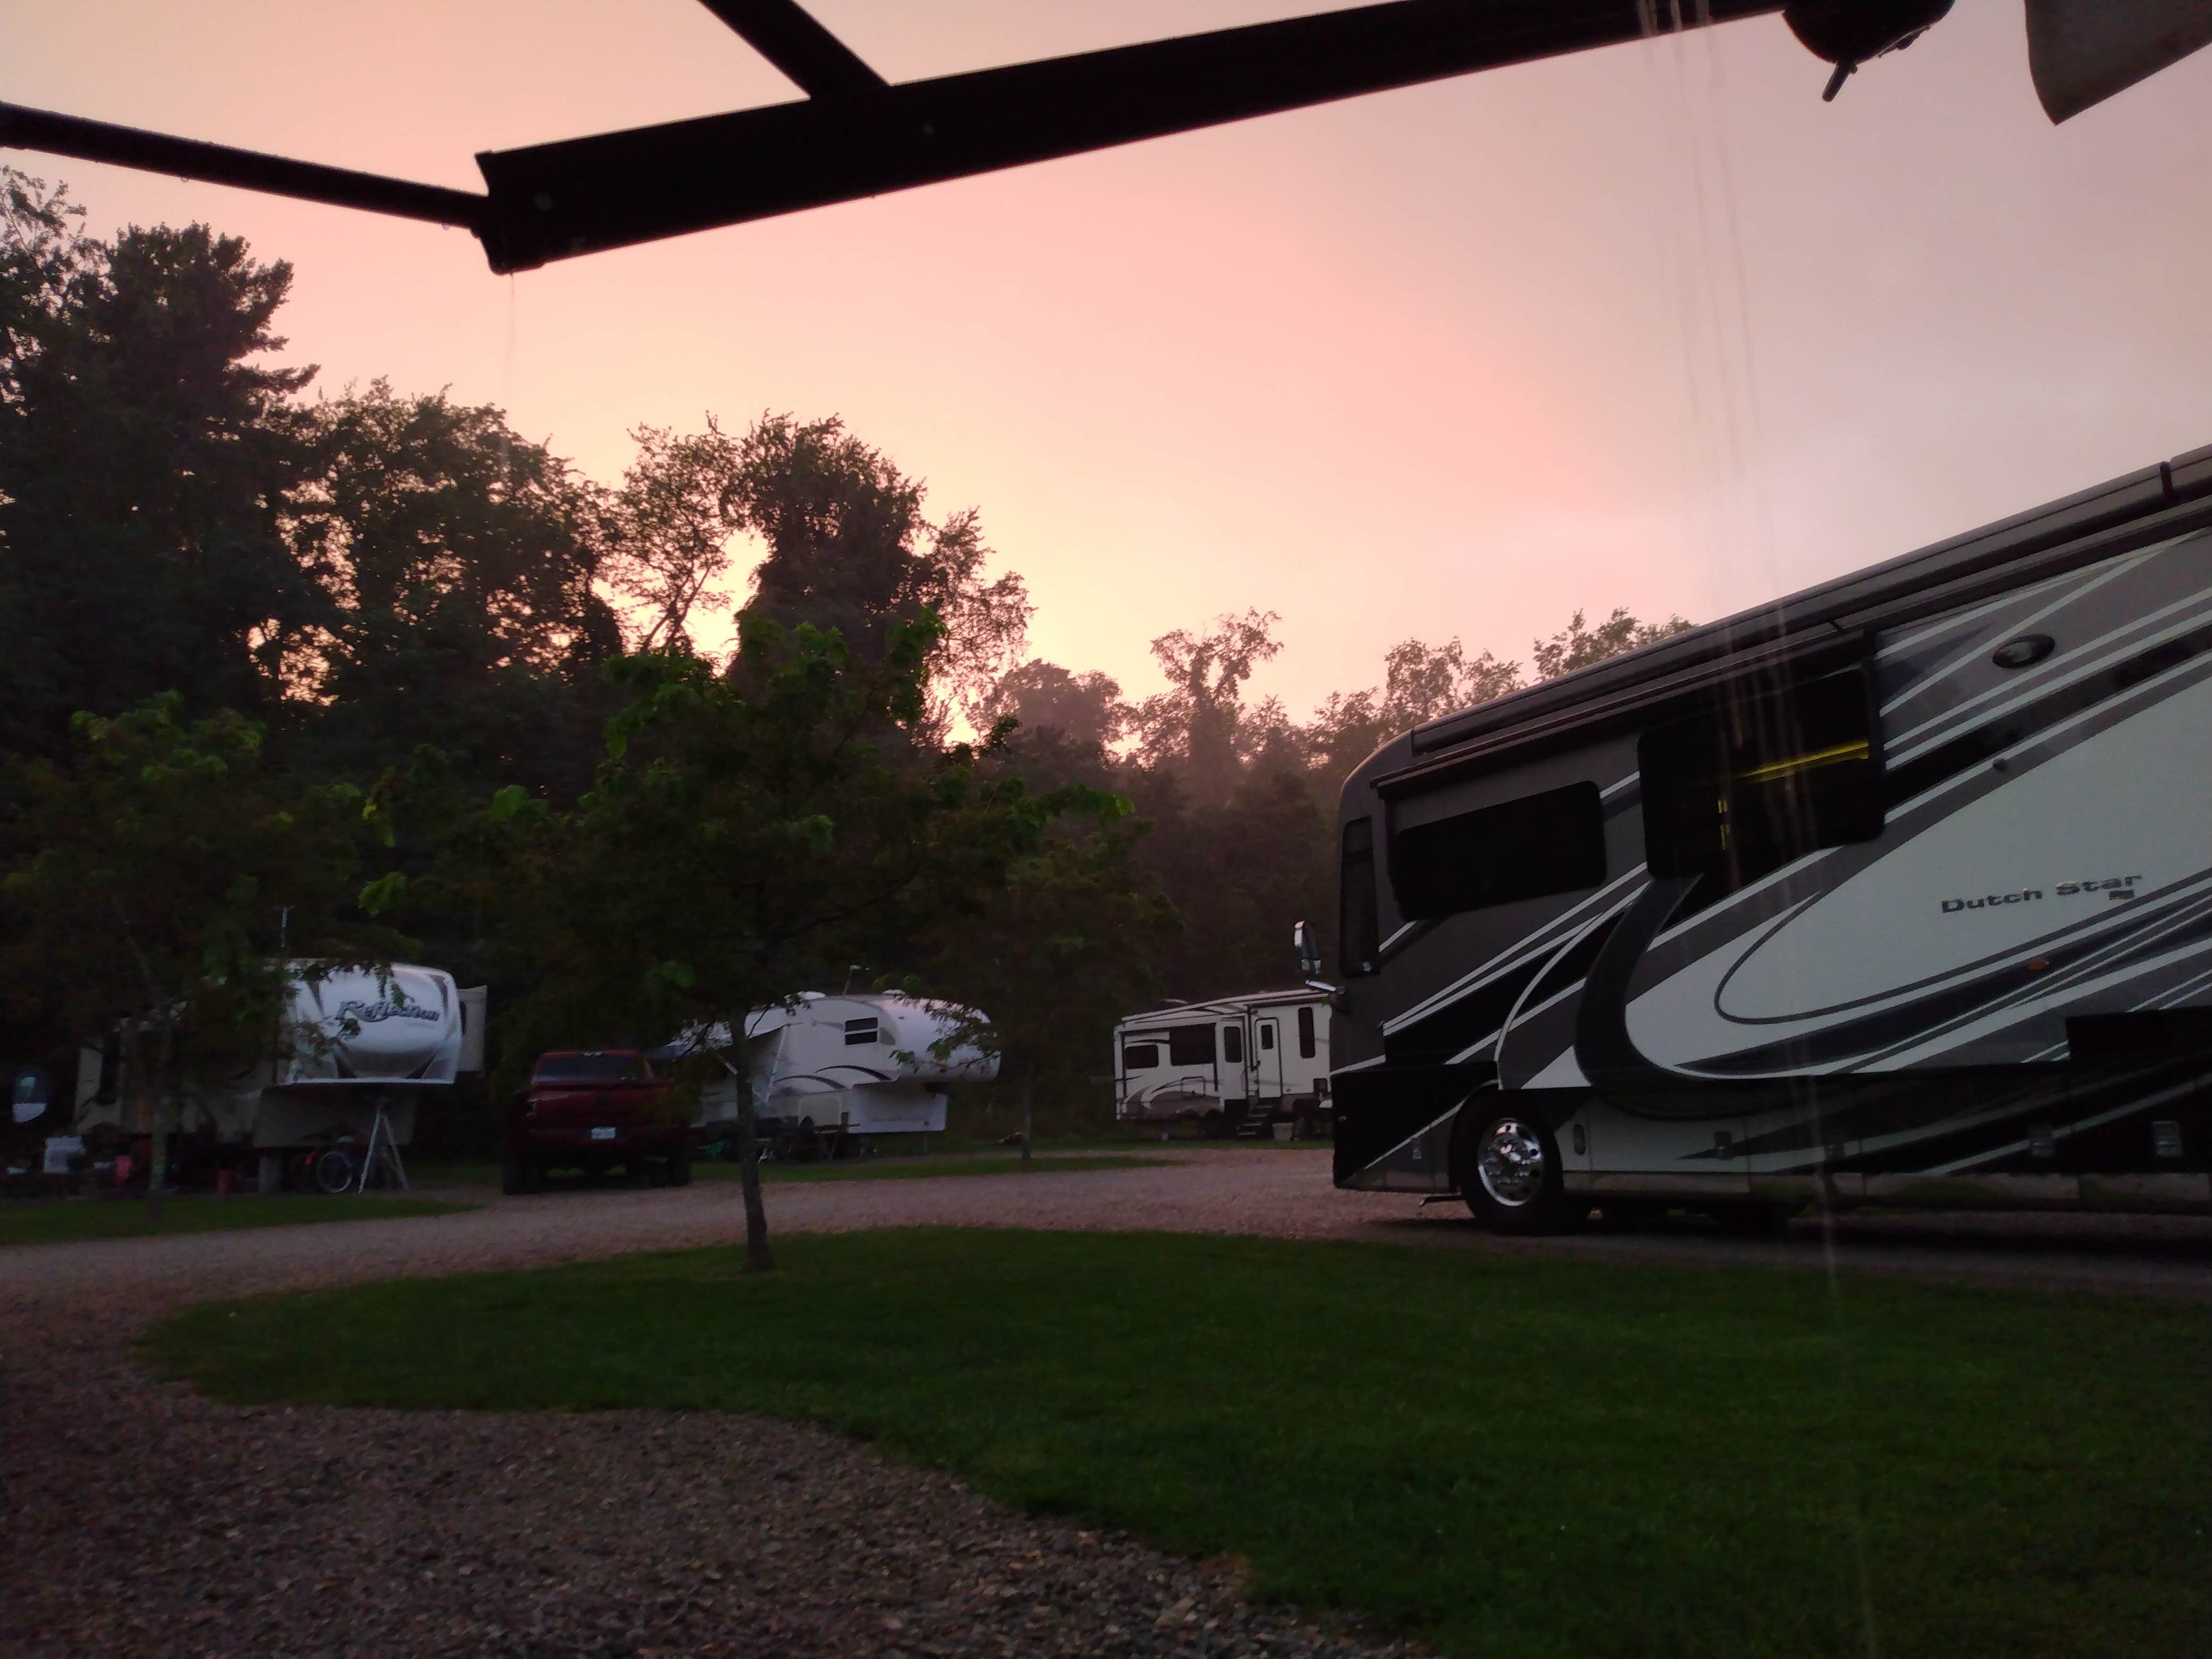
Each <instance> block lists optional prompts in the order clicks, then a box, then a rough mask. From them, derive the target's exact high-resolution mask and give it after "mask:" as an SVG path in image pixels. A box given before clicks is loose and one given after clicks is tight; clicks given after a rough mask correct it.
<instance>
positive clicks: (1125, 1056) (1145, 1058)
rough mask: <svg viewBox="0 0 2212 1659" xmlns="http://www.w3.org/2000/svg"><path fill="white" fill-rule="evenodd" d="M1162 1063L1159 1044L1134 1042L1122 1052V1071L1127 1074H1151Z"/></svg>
mask: <svg viewBox="0 0 2212 1659" xmlns="http://www.w3.org/2000/svg"><path fill="white" fill-rule="evenodd" d="M1159 1063H1160V1045H1159V1044H1158V1043H1157V1042H1132V1043H1129V1044H1127V1046H1125V1047H1124V1048H1122V1050H1121V1069H1122V1070H1123V1071H1125V1072H1149V1071H1151V1070H1152V1067H1153V1066H1157V1065H1158V1064H1159Z"/></svg>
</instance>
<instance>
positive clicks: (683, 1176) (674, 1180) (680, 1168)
mask: <svg viewBox="0 0 2212 1659" xmlns="http://www.w3.org/2000/svg"><path fill="white" fill-rule="evenodd" d="M668 1184H669V1185H670V1186H671V1187H689V1186H690V1184H691V1148H690V1146H688V1145H687V1146H679V1147H678V1148H677V1149H676V1151H675V1152H674V1153H672V1154H671V1156H670V1158H669V1160H668Z"/></svg>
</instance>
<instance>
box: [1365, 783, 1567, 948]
mask: <svg viewBox="0 0 2212 1659" xmlns="http://www.w3.org/2000/svg"><path fill="white" fill-rule="evenodd" d="M1604 879H1605V814H1604V809H1603V808H1602V807H1601V805H1599V802H1598V793H1597V786H1596V785H1595V784H1594V783H1571V784H1569V785H1568V786H1567V787H1565V788H1564V789H1547V790H1546V791H1544V793H1541V794H1540V795H1523V796H1522V798H1521V799H1518V800H1509V801H1504V802H1502V803H1500V804H1499V805H1496V806H1485V807H1482V808H1480V809H1479V810H1477V811H1473V812H1462V813H1460V814H1459V815H1458V816H1456V817H1449V818H1439V819H1438V820H1437V822H1436V823H1419V824H1415V825H1413V827H1412V828H1410V829H1401V830H1400V831H1398V833H1397V835H1396V836H1395V837H1394V838H1393V840H1392V841H1391V843H1390V885H1391V889H1392V890H1393V891H1395V893H1396V894H1397V896H1398V908H1399V909H1400V910H1401V911H1402V912H1403V913H1404V914H1405V915H1406V917H1407V920H1408V921H1419V920H1425V919H1427V918H1430V917H1434V916H1449V915H1455V914H1456V913H1457V912H1459V911H1462V910H1479V909H1481V908H1484V907H1486V906H1488V905H1492V904H1506V903H1510V902H1512V901H1513V900H1515V899H1527V898H1537V897H1541V896H1542V895H1544V894H1546V893H1572V892H1578V891H1580V890H1582V889H1583V888H1586V887H1595V886H1596V885H1597V884H1599V883H1600V882H1601V881H1603V880H1604Z"/></svg>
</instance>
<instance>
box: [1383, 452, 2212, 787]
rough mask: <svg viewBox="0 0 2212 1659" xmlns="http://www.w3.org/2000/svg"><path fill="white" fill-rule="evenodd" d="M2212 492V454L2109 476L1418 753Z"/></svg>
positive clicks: (1632, 660)
mask: <svg viewBox="0 0 2212 1659" xmlns="http://www.w3.org/2000/svg"><path fill="white" fill-rule="evenodd" d="M2201 495H2212V447H2207V448H2204V449H2201V450H2193V451H2191V452H2190V453H2187V454H2185V455H2183V456H2181V457H2179V458H2178V459H2175V460H2173V461H2171V462H2166V463H2162V464H2160V465H2151V466H2146V467H2142V468H2139V469H2138V470H2136V471H2133V472H2129V473H2125V474H2123V475H2122V476H2121V477H2117V478H2110V479H2107V480H2106V481H2105V482H2104V483H2100V484H2094V485H2092V486H2091V487H2090V488H2088V489H2083V490H2078V491H2076V492H2075V494H2073V495H2066V496H2062V497H2060V498H2059V499H2058V500H2057V501H2048V502H2045V504H2044V505H2042V506H2040V507H2032V508H2030V509H2029V510H2028V511H2027V512H2025V513H2015V514H2014V515H2013V516H2011V517H2010V518H2006V519H2000V520H1996V522H1995V523H1993V524H1987V525H1984V526H1979V527H1978V528H1977V529H1973V530H1969V531H1966V532H1964V533H1962V534H1960V535H1957V536H1953V537H1949V538H1946V539H1945V540H1942V541H1940V542H1936V543H1932V544H1929V545H1928V546H1926V547H1923V548H1918V549H1916V550H1913V551H1912V552H1910V553H1906V554H1903V555H1901V556H1899V557H1897V558H1893V559H1889V560H1887V561H1885V562H1882V563H1880V564H1876V565H1870V566H1868V567H1867V568H1863V569H1860V570H1855V571H1852V572H1850V573H1849V574H1845V575H1843V576H1839V577H1837V578H1835V579H1834V580H1831V581H1826V582H1823V583H1820V584H1819V585H1818V586H1813V587H1809V588H1806V589H1804V590H1802V591H1801V592H1796V593H1793V594H1789V595H1785V596H1783V597H1781V598H1779V599H1776V600H1775V601H1773V602H1772V603H1771V604H1768V605H1760V606H1758V607H1756V608H1754V609H1753V610H1749V611H1740V612H1738V613H1737V614H1735V615H1734V616H1730V617H1722V618H1720V619H1719V620H1718V621H1716V622H1711V623H1705V625H1704V626H1703V627H1699V628H1693V629H1690V630H1688V631H1687V632H1686V633H1681V634H1676V635H1673V636H1672V637H1670V638H1668V639H1665V640H1662V641H1658V642H1656V644H1652V645H1648V646H1645V647H1643V648H1642V649H1641V650H1638V651H1632V652H1629V653H1626V655H1623V656H1620V657H1615V658H1613V659H1611V660H1609V661H1607V662H1601V663H1597V664H1594V665H1591V666H1590V667H1588V668H1584V669H1581V670H1579V671H1577V672H1575V673H1572V674H1568V675H1564V676H1562V677H1561V678H1559V679H1556V680H1550V681H1547V682H1546V683H1545V684H1541V685H1536V686H1532V687H1530V688H1529V689H1528V690H1525V691H1516V692H1513V693H1511V694H1510V695H1508V696H1503V697H1500V698H1498V699H1497V700H1496V701H1495V702H1486V703H1483V704H1481V705H1480V706H1479V707H1477V708H1471V709H1468V710H1465V711H1462V713H1459V714H1448V715H1446V716H1444V717H1443V719H1442V720H1432V721H1431V722H1430V723H1429V724H1428V725H1426V726H1416V727H1414V729H1413V733H1412V736H1411V744H1412V748H1413V753H1414V754H1415V755H1417V756H1429V755H1436V754H1438V753H1439V752H1440V751H1442V750H1451V749H1457V748H1459V747H1460V746H1461V745H1462V744H1468V743H1469V742H1472V741H1473V740H1474V739H1475V738H1480V737H1481V736H1483V735H1485V734H1486V733H1487V732H1492V731H1496V730H1498V729H1500V728H1502V727H1508V726H1510V727H1513V728H1515V729H1516V730H1521V729H1525V728H1526V726H1527V725H1528V722H1529V721H1530V720H1534V719H1538V718H1541V716H1543V715H1544V714H1547V713H1551V712H1553V711H1554V710H1565V709H1566V708H1577V707H1580V706H1582V705H1583V704H1585V703H1586V702H1589V700H1591V699H1592V698H1594V697H1597V696H1603V695H1605V694H1606V693H1607V692H1612V691H1626V690H1629V689H1630V688H1632V687H1634V686H1637V685H1638V684H1643V683H1644V682H1647V681H1652V680H1656V679H1659V678H1662V677H1670V676H1674V675H1679V674H1683V673H1685V672H1686V671H1690V670H1693V669H1695V668H1696V667H1698V666H1699V665H1702V664H1704V663H1706V662H1709V661H1714V660H1718V659H1728V658H1735V659H1740V658H1741V654H1742V653H1744V652H1745V651H1746V650H1747V649H1749V648H1756V647H1760V646H1763V645H1766V644H1768V643H1770V642H1771V641H1779V640H1781V639H1783V638H1784V637H1785V636H1787V635H1790V634H1793V633H1802V632H1807V631H1809V630H1811V629H1815V628H1818V627H1820V625H1822V624H1823V623H1846V622H1848V621H1849V620H1850V619H1852V618H1854V617H1855V616H1856V615H1857V614H1859V613H1863V612H1864V611H1866V610H1867V609H1868V608H1869V606H1871V605H1875V604H1876V603H1878V602H1879V601H1880V600H1881V599H1882V598H1883V597H1885V596H1887V595H1890V594H1893V593H1903V592H1911V591H1912V590H1914V589H1917V588H1919V587H1922V586H1938V585H1941V584H1942V583H1945V582H1947V581H1951V580H1957V579H1960V578H1964V577H1966V576H1970V575H1972V574H1976V573H1978V572H1980V571H1984V570H1987V569H1989V568H1992V567H1996V566H2002V565H2005V564H2008V563H2010V562H2014V561H2016V560H2021V559H2027V558H2031V557H2033V556H2035V555H2036V554H2038V553H2041V552H2045V551H2047V550H2050V549H2051V548H2054V547H2057V546H2061V545H2063V544H2066V543H2069V542H2072V541H2075V540H2077V539H2079V538H2082V537H2085V536H2089V535H2093V534H2095V533H2097V532H2100V531H2106V530H2112V529H2114V528H2117V527H2120V526H2128V525H2131V524H2136V523H2138V522H2140V521H2142V520H2148V519H2150V518H2152V517H2154V516H2155V515H2157V514H2159V513H2162V512H2165V511H2166V510H2167V509H2170V508H2172V507H2176V506H2177V505H2181V504H2185V503H2186V502H2188V501H2192V500H2194V499H2195V498H2197V497H2198V496H2201Z"/></svg>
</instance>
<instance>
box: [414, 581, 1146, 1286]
mask: <svg viewBox="0 0 2212 1659" xmlns="http://www.w3.org/2000/svg"><path fill="white" fill-rule="evenodd" d="M941 633H942V629H941V626H940V625H939V623H937V622H936V620H935V618H934V617H932V616H930V615H928V614H927V613H925V614H924V615H923V616H922V617H921V618H919V619H918V620H916V621H915V622H913V623H907V624H904V625H902V626H901V627H899V628H897V629H893V630H891V631H890V632H889V633H888V634H886V635H882V636H881V638H880V644H881V647H882V654H881V656H880V658H879V659H878V660H876V661H875V662H873V663H868V662H863V661H860V660H858V659H855V657H854V653H852V652H851V651H850V650H849V649H848V647H846V645H845V643H844V641H843V640H842V638H841V637H839V636H838V635H836V634H835V633H829V632H824V631H823V630H821V629H816V628H814V627H812V626H811V625H805V624H802V625H801V626H800V627H799V628H798V629H793V630H786V629H783V628H782V627H781V626H780V625H779V624H777V623H773V622H770V621H769V620H767V619H765V618H763V617H758V616H752V615H748V616H745V617H742V618H741V626H740V631H739V635H738V653H737V657H736V659H735V660H734V662H733V663H732V665H731V667H730V669H729V671H726V672H721V671H716V669H715V668H714V665H712V664H709V663H708V662H706V661H705V660H703V659H700V658H698V657H696V656H693V655H691V654H690V653H684V652H681V651H665V652H644V653H637V654H635V655H632V656H629V657H624V658H622V659H618V660H617V662H616V663H615V664H614V665H612V671H613V673H614V674H615V676H616V678H617V681H618V683H619V684H621V685H622V686H623V688H624V689H625V690H627V691H628V693H629V698H630V701H629V705H628V706H627V707H626V708H624V709H623V711H622V712H621V714H618V715H617V717H616V718H615V720H613V722H612V723H611V726H610V730H609V735H608V741H607V753H606V758H605V761H604V762H603V763H602V764H601V766H600V768H599V774H598V776H597V778H596V779H595V780H594V781H593V784H592V789H591V791H590V793H587V794H586V795H585V796H584V797H583V798H582V799H580V800H579V801H578V802H577V804H576V805H575V808H574V810H573V811H568V812H555V811H550V810H548V809H547V808H546V807H544V805H543V804H542V803H533V802H532V801H531V800H530V799H529V798H528V797H527V796H526V793H525V792H523V791H521V790H520V789H516V790H512V791H503V792H501V796H500V798H499V799H496V800H495V802H494V804H493V806H492V807H491V809H490V811H489V812H488V813H487V814H486V815H484V817H483V818H482V819H480V820H478V821H477V823H476V824H474V825H473V826H472V827H471V831H470V832H469V834H468V835H467V836H465V837H464V838H462V839H461V840H460V841H459V842H457V847H456V851H457V855H458V856H459V858H460V859H461V860H463V861H464V862H465V864H467V865H469V866H473V867H474V868H475V869H476V870H477V871H479V872H494V878H495V879H496V881H497V883H498V884H499V885H500V886H501V888H502V889H503V890H505V892H506V894H507V897H508V901H509V904H508V908H507V922H508V926H509V927H510V929H511V930H512V933H513V939H514V941H515V942H516V943H517V944H519V945H521V946H522V947H523V948H526V949H529V950H532V951H536V952H538V953H539V954H540V955H541V957H542V958H543V960H544V963H545V964H546V965H547V966H548V967H549V969H553V970H554V971H551V972H550V973H549V974H548V975H547V977H546V978H545V980H544V983H543V985H542V986H541V988H540V989H539V991H538V993H537V994H535V995H534V996H533V997H532V999H531V1000H530V1003H531V1005H532V1006H526V1008H525V1009H524V1010H522V1011H521V1013H522V1016H523V1017H522V1019H521V1020H520V1023H519V1024H517V1025H516V1027H515V1029H516V1030H517V1031H519V1032H520V1034H522V1036H524V1037H525V1038H527V1036H528V1035H529V1034H530V1033H531V1032H532V1030H533V1029H542V1028H544V1027H546V1026H549V1025H550V1026H553V1027H556V1028H558V1029H561V1030H564V1031H566V1032H568V1033H569V1034H570V1035H569V1037H568V1040H569V1041H574V1040H576V1036H575V1034H577V1033H580V1032H582V1031H585V1030H591V1029H592V1028H593V1027H596V1028H597V1029H599V1030H601V1031H608V1032H610V1034H611V1035H615V1036H620V1037H622V1038H623V1039H624V1040H626V1041H629V1042H637V1043H645V1042H653V1041H658V1040H659V1038H662V1037H665V1036H670V1035H672V1034H674V1033H678V1032H684V1031H689V1032H693V1033H702V1032H705V1031H708V1030H711V1029H712V1028H714V1026H717V1025H720V1026H721V1027H722V1028H723V1029H724V1030H726V1031H727V1032H728V1033H730V1034H732V1037H731V1040H732V1041H733V1042H741V1041H742V1038H741V1037H740V1036H738V1034H740V1033H742V1032H743V1031H744V1024H745V1017H746V1015H747V1013H748V1012H750V1011H751V1010H752V1009H754V1008H757V1007H762V1006H768V1005H770V1004H775V1003H785V1004H788V1003H791V1002H793V1001H795V1000H797V998H798V997H799V994H801V993H802V992H804V991H805V990H808V989H811V988H815V987H819V986H820V985H822V984H823V983H825V982H827V981H829V980H831V979H833V978H842V975H843V973H844V969H845V966H846V964H848V963H851V962H854V961H856V960H857V961H878V962H880V961H887V960H896V958H897V957H898V956H899V955H900V954H901V953H902V951H908V950H911V949H913V948H915V945H914V942H915V940H917V939H921V937H923V936H925V935H927V933H930V932H931V931H932V930H933V929H935V928H937V927H942V926H944V925H945V924H947V923H948V922H950V921H953V920H955V919H957V917H959V916H960V915H963V914H972V913H974V912H975V911H977V910H978V909H980V908H981V907H982V906H983V905H984V904H985V903H986V902H987V901H988V899H989V898H990V896H992V895H994V894H995V893H997V892H999V891H1000V890H1002V889H1003V888H1004V887H1005V885H1006V880H1007V877H1008V872H1010V871H1011V870H1012V869H1013V868H1014V867H1015V866H1017V865H1018V864H1019V863H1020V861H1021V860H1024V859H1025V858H1029V857H1032V856H1034V855H1036V853H1037V852H1038V851H1039V849H1040V848H1041V847H1042V842H1043V838H1044V835H1045V831H1046V829H1047V826H1048V824H1049V823H1051V822H1052V821H1053V820H1054V818H1055V817H1058V816H1059V815H1060V814H1061V813H1062V812H1064V811H1069V810H1079V809H1095V810H1101V811H1103V810H1105V805H1104V802H1103V799H1100V798H1097V797H1095V796H1093V795H1092V794H1091V793H1090V792H1087V791H1082V790H1079V789H1069V790H1063V791H1060V792H1055V793H1054V794H1051V795H1043V796H1040V795H1036V794H1034V793H1030V791H1029V790H1028V789H1027V788H1026V787H1025V786H1024V785H1023V784H1022V782H1021V781H1020V780H1018V779H1012V778H1000V779H989V778H986V777H984V776H982V775H981V774H980V772H979V770H978V764H977V763H978V759H979V755H978V751H977V750H976V749H975V748H974V747H972V746H969V745H966V744H958V745H955V746H953V747H951V748H950V749H945V750H928V751H927V759H926V761H924V762H923V763H919V764H917V763H915V762H914V760H913V759H912V758H911V756H910V755H908V754H906V753H900V752H898V750H897V745H896V744H895V743H893V742H892V740H893V739H896V738H898V737H899V735H900V733H901V732H902V730H910V729H911V728H913V727H914V726H916V725H918V724H920V723H921V722H922V721H924V720H926V719H927V701H926V700H927V680H928V675H929V665H930V660H931V658H932V655H933V653H934V652H935V651H936V649H937V647H938V645H939V639H940V637H941ZM887 748H890V750H892V751H893V753H894V756H895V757H896V759H898V760H899V762H900V763H899V764H897V765H896V766H894V765H890V764H887V763H886V762H885V759H884V752H885V750H886V749H887ZM702 1046H703V1044H702ZM737 1097H738V1100H737V1105H738V1133H737V1140H738V1157H739V1162H740V1178H741V1181H742V1182H743V1185H744V1203H745V1250H746V1264H747V1266H748V1267H749V1268H751V1269H754V1270H760V1269H765V1268H766V1267H769V1265H770V1263H771V1258H770V1255H769V1247H768V1224H767V1217H766V1212H765V1211H764V1210H763V1207H762V1204H761V1198H760V1181H759V1168H758V1163H759V1152H758V1147H757V1142H756V1138H755V1134H754V1115H753V1105H752V1097H751V1092H750V1090H748V1089H745V1088H739V1089H738V1091H737Z"/></svg>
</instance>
